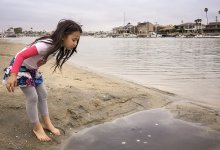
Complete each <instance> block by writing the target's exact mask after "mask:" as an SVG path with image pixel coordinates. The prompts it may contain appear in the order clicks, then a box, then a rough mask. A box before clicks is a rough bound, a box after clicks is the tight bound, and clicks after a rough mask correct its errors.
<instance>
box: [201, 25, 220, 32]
mask: <svg viewBox="0 0 220 150" xmlns="http://www.w3.org/2000/svg"><path fill="white" fill-rule="evenodd" d="M203 32H204V33H206V34H213V35H215V34H217V35H219V34H220V22H210V23H209V24H208V25H206V27H205V28H204V29H203Z"/></svg>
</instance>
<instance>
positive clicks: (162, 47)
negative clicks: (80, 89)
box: [12, 37, 220, 107]
mask: <svg viewBox="0 0 220 150" xmlns="http://www.w3.org/2000/svg"><path fill="white" fill-rule="evenodd" d="M33 39H34V38H29V37H25V38H15V39H12V41H15V42H24V43H31V42H32V41H33ZM70 62H72V63H74V64H78V65H80V66H84V67H88V68H90V69H93V70H96V71H100V72H104V73H107V74H112V75H115V76H117V77H121V78H123V79H127V80H130V81H133V82H136V83H139V84H141V85H144V86H147V87H154V88H158V89H161V90H164V91H169V92H172V93H175V94H178V95H180V96H182V97H183V98H185V99H189V100H193V101H201V102H205V103H209V104H212V105H215V106H218V107H220V92H219V91H220V38H218V39H217V38H216V39H214V38H210V39H202V38H198V39H196V38H194V39H193V38H143V39H136V38H135V39H123V38H101V39H100V38H92V37H82V38H81V40H80V44H79V46H78V54H76V55H75V56H74V57H72V58H71V60H70Z"/></svg>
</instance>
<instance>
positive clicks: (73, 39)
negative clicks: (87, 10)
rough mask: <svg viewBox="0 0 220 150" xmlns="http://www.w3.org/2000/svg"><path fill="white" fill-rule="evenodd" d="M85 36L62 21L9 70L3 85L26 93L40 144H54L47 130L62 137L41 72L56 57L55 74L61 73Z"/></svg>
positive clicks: (12, 62) (28, 109) (8, 68)
mask: <svg viewBox="0 0 220 150" xmlns="http://www.w3.org/2000/svg"><path fill="white" fill-rule="evenodd" d="M81 33H82V29H81V27H80V25H78V24H77V23H76V22H74V21H72V20H61V21H60V22H59V23H58V25H57V28H56V30H55V31H54V33H53V34H52V35H50V36H47V37H41V38H39V39H36V40H35V41H34V42H33V43H32V44H31V45H30V46H29V47H26V48H24V49H23V50H21V51H20V52H19V53H17V54H16V56H15V57H14V58H13V59H12V61H11V63H10V66H9V67H7V68H6V69H5V75H4V80H3V83H5V84H6V87H7V89H8V91H9V92H14V89H15V86H17V85H18V86H19V87H20V88H21V90H22V91H23V93H24V95H25V96H26V98H27V101H26V111H27V114H28V117H29V119H30V121H31V123H33V132H34V134H35V135H36V137H37V138H38V139H39V140H40V141H50V140H51V139H50V138H49V137H48V136H47V135H46V133H45V132H44V129H43V128H45V129H48V130H50V131H51V132H52V133H53V134H54V135H60V131H59V130H58V129H57V128H55V127H54V126H53V124H52V123H51V120H50V117H49V113H48V106H47V92H46V89H45V86H44V84H43V77H42V75H41V74H40V72H38V68H39V67H40V66H41V65H43V64H45V63H46V62H47V60H48V59H50V58H51V56H55V55H56V63H55V65H54V66H55V68H54V71H55V70H56V69H57V68H59V69H60V70H61V69H62V65H63V64H64V63H65V62H66V61H67V60H68V59H69V58H70V57H71V56H72V54H73V53H74V52H76V48H77V45H78V42H79V39H80V34H81ZM38 112H39V114H40V116H41V119H42V121H41V122H40V121H39V117H38Z"/></svg>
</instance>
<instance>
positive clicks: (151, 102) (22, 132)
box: [0, 39, 220, 150]
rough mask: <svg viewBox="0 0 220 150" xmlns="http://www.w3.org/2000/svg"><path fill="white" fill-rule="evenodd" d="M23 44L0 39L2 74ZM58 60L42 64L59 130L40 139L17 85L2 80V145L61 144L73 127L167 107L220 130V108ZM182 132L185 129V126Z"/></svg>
mask: <svg viewBox="0 0 220 150" xmlns="http://www.w3.org/2000/svg"><path fill="white" fill-rule="evenodd" d="M24 46H25V45H24V44H19V43H9V42H8V41H6V40H4V39H0V70H2V73H1V74H0V78H2V77H3V68H4V67H6V66H7V65H8V64H9V62H10V59H11V57H12V56H14V55H15V54H16V53H17V52H18V51H19V50H20V49H22V48H23V47H24ZM53 64H54V60H51V61H49V62H48V63H47V64H45V65H44V66H42V67H41V68H40V71H41V72H42V73H43V75H44V79H45V80H44V81H45V82H44V84H45V85H46V87H47V91H48V106H49V112H50V117H51V120H52V121H53V123H54V125H55V126H56V127H58V128H59V129H60V130H61V133H62V135H61V136H58V137H57V136H53V135H52V134H50V133H49V132H47V134H48V135H49V136H50V137H51V138H52V139H53V140H52V141H51V142H40V141H38V140H37V139H36V137H35V136H34V134H33V133H32V125H31V124H30V123H29V120H28V118H27V114H26V110H25V96H24V95H23V93H22V92H21V90H20V89H19V88H16V90H15V92H14V93H9V92H7V90H6V88H5V87H4V86H3V85H2V84H0V102H1V103H0V127H1V128H0V147H1V148H2V149H35V150H38V149H39V150H40V149H47V150H48V149H51V150H54V149H60V148H61V147H62V144H63V143H64V142H65V141H66V140H67V139H68V138H69V137H70V135H71V134H72V133H73V132H77V131H79V130H80V129H84V128H86V127H91V126H93V125H97V124H101V123H104V122H107V121H112V120H114V119H116V118H119V117H122V116H126V115H129V114H132V113H134V112H138V111H141V110H150V109H154V108H165V109H167V110H169V111H171V112H172V113H173V114H174V115H175V117H176V118H179V119H182V120H186V121H190V122H194V123H199V124H201V125H202V126H206V127H208V128H210V130H217V131H220V116H219V115H220V108H218V107H215V106H211V105H208V104H204V103H203V104H202V103H196V102H191V101H186V100H185V99H183V98H182V97H179V96H178V95H175V94H174V93H170V92H166V91H161V90H158V89H153V88H148V87H143V86H141V85H138V84H135V83H132V82H128V81H125V80H123V79H119V78H116V77H113V76H108V75H106V74H100V73H99V74H98V73H96V72H93V71H91V70H88V69H86V68H82V67H79V66H75V65H70V64H64V66H63V70H62V72H59V71H57V72H55V73H53V69H51V67H52V66H53ZM183 132H184V131H183Z"/></svg>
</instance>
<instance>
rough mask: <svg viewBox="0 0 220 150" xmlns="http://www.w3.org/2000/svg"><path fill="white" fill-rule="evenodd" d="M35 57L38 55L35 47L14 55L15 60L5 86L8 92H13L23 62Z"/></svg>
mask: <svg viewBox="0 0 220 150" xmlns="http://www.w3.org/2000/svg"><path fill="white" fill-rule="evenodd" d="M35 55H38V51H37V48H36V46H35V45H33V46H31V47H29V48H27V49H25V50H23V51H21V52H19V53H18V54H17V55H16V58H15V60H14V63H13V66H12V70H11V74H10V77H9V78H8V80H7V84H6V88H7V89H8V91H9V92H14V88H15V86H16V85H17V74H18V72H19V69H20V67H21V65H22V63H23V61H24V60H25V59H27V58H29V57H32V56H35Z"/></svg>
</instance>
